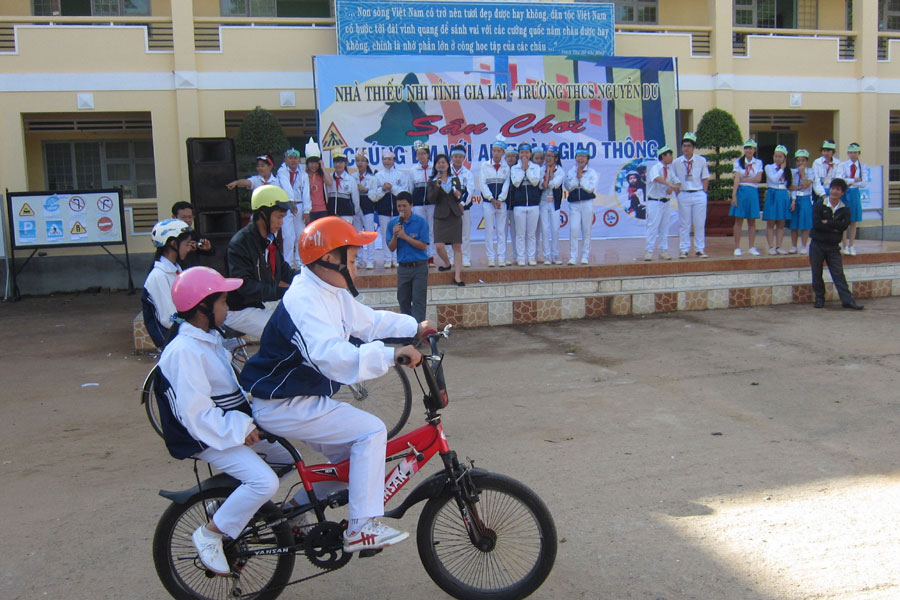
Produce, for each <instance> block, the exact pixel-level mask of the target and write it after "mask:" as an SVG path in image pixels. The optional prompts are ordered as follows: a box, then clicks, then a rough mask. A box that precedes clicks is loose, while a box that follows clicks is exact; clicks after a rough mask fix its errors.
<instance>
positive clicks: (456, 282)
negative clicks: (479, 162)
mask: <svg viewBox="0 0 900 600" xmlns="http://www.w3.org/2000/svg"><path fill="white" fill-rule="evenodd" d="M453 283H455V284H456V285H458V286H459V287H463V286H464V285H466V282H465V281H457V280H455V279H454V280H453ZM860 308H862V307H860Z"/></svg>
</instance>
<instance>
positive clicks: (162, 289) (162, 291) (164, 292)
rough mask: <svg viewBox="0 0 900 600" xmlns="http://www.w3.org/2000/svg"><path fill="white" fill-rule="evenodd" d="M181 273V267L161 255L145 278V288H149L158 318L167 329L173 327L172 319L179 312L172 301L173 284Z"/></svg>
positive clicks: (148, 291)
mask: <svg viewBox="0 0 900 600" xmlns="http://www.w3.org/2000/svg"><path fill="white" fill-rule="evenodd" d="M179 273H181V267H179V266H178V265H176V264H173V263H172V261H170V260H169V259H168V258H166V257H165V256H160V257H159V259H157V261H156V262H155V263H153V268H152V269H151V270H150V273H148V274H147V279H145V280H144V289H146V290H147V293H148V294H149V295H150V301H151V302H153V306H154V307H155V308H156V320H157V321H159V323H160V325H162V326H163V327H165V328H166V329H169V328H170V327H172V319H173V318H175V314H176V313H177V312H178V311H177V310H175V302H173V301H172V284H173V283H175V277H176V276H177V275H178V274H179Z"/></svg>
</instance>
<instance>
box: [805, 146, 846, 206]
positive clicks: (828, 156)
mask: <svg viewBox="0 0 900 600" xmlns="http://www.w3.org/2000/svg"><path fill="white" fill-rule="evenodd" d="M835 148H836V146H835V143H834V140H825V141H823V142H822V155H821V156H820V157H819V158H817V159H816V160H814V161H813V164H812V168H813V173H814V174H815V176H816V180H815V181H814V183H813V192H815V194H816V195H817V196H818V197H819V198H826V197H827V196H828V188H829V187H831V180H832V179H834V178H835V177H838V176H839V174H840V169H841V161H840V160H839V159H838V157H837V156H835V155H834V151H835Z"/></svg>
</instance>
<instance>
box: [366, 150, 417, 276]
mask: <svg viewBox="0 0 900 600" xmlns="http://www.w3.org/2000/svg"><path fill="white" fill-rule="evenodd" d="M394 160H395V156H394V151H393V150H391V149H390V148H383V149H382V150H381V164H382V168H381V169H380V170H379V171H378V172H377V173H376V174H375V177H374V181H373V182H372V187H371V188H370V189H369V198H371V199H372V202H374V203H375V212H376V213H378V234H379V235H380V236H381V252H382V253H383V255H384V268H385V269H389V268H390V267H392V266H393V267H396V266H398V263H397V253H396V252H391V251H390V250H389V249H388V247H387V224H388V221H390V220H391V219H392V218H394V217H396V216H397V215H399V214H400V213H399V212H398V211H397V194H399V193H400V192H408V191H409V177H407V175H406V173H404V172H403V171H401V170H400V169H398V168H397V167H396V165H395V164H394Z"/></svg>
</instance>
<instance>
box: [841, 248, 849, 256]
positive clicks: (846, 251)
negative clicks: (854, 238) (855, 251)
mask: <svg viewBox="0 0 900 600" xmlns="http://www.w3.org/2000/svg"><path fill="white" fill-rule="evenodd" d="M841 254H845V255H846V254H850V249H849V248H847V246H841Z"/></svg>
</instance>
